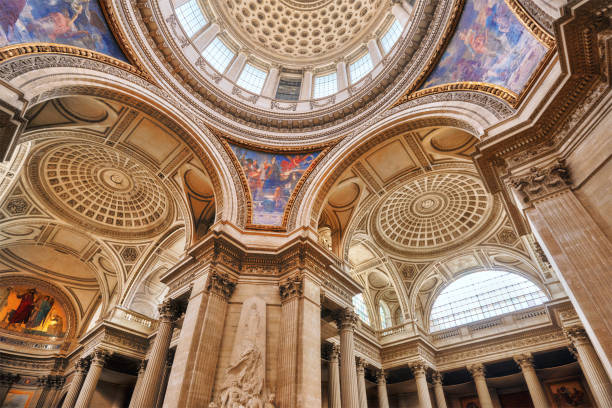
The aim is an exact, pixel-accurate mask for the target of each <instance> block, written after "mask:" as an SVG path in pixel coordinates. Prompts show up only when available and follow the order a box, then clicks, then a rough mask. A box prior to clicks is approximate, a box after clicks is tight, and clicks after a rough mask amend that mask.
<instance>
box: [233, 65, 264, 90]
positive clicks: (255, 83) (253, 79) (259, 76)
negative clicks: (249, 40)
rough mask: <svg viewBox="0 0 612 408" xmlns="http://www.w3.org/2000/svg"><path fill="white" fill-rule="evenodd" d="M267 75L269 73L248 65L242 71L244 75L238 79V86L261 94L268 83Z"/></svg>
mask: <svg viewBox="0 0 612 408" xmlns="http://www.w3.org/2000/svg"><path fill="white" fill-rule="evenodd" d="M266 75H267V73H266V72H265V71H262V70H261V69H259V68H255V67H254V66H253V65H251V64H246V66H245V67H244V69H243V70H242V73H241V74H240V78H238V82H237V84H238V85H239V86H241V87H243V88H244V89H246V90H247V91H250V92H253V93H255V94H259V93H261V88H263V84H264V82H265V81H266Z"/></svg>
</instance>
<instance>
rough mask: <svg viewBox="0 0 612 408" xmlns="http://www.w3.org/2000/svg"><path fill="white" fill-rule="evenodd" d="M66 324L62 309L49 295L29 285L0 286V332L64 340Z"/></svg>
mask: <svg viewBox="0 0 612 408" xmlns="http://www.w3.org/2000/svg"><path fill="white" fill-rule="evenodd" d="M66 324H67V322H66V313H65V311H64V308H63V307H62V306H61V305H60V304H59V302H57V301H56V299H55V297H54V296H53V295H51V294H50V293H48V292H46V291H44V290H42V289H40V288H36V287H32V286H19V285H17V286H1V287H0V329H3V330H7V331H12V332H18V333H23V334H30V335H34V336H43V337H63V336H64V335H65V333H66Z"/></svg>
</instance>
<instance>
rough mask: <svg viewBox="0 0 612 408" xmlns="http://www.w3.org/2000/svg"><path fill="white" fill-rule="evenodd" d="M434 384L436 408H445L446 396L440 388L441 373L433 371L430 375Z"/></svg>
mask: <svg viewBox="0 0 612 408" xmlns="http://www.w3.org/2000/svg"><path fill="white" fill-rule="evenodd" d="M432 380H433V384H434V393H435V394H436V404H437V405H438V408H447V405H446V397H445V396H444V388H442V374H441V373H439V372H437V371H436V372H434V373H433V375H432Z"/></svg>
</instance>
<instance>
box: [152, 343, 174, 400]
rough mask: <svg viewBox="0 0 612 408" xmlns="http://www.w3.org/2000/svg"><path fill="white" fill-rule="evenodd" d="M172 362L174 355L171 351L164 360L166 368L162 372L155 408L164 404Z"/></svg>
mask: <svg viewBox="0 0 612 408" xmlns="http://www.w3.org/2000/svg"><path fill="white" fill-rule="evenodd" d="M173 360H174V353H173V352H172V350H171V351H170V353H168V358H167V360H166V368H165V370H164V377H163V379H162V382H161V386H160V387H159V392H158V393H157V402H156V403H155V407H156V408H162V405H163V404H164V396H165V395H166V391H167V390H168V380H169V378H170V370H171V369H172V361H173Z"/></svg>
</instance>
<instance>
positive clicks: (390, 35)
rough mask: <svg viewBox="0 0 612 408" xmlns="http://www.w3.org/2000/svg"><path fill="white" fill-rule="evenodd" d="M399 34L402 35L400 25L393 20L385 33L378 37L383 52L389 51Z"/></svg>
mask: <svg viewBox="0 0 612 408" xmlns="http://www.w3.org/2000/svg"><path fill="white" fill-rule="evenodd" d="M400 35H402V26H401V24H400V23H399V21H397V20H395V21H394V22H393V24H391V27H389V29H388V30H387V32H386V33H385V35H383V37H382V38H381V39H380V44H381V45H382V47H383V50H384V51H385V54H386V53H388V52H389V51H391V48H393V46H394V45H395V43H396V42H397V40H398V39H399V38H400Z"/></svg>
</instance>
